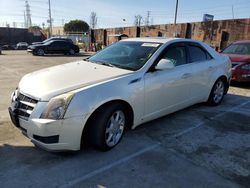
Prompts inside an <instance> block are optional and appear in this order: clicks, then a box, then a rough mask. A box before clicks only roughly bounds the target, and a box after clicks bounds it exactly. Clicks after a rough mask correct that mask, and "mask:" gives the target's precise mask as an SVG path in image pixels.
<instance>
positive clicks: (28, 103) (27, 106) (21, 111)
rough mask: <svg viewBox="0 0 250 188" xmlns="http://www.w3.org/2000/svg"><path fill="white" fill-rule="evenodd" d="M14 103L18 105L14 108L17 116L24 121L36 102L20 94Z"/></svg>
mask: <svg viewBox="0 0 250 188" xmlns="http://www.w3.org/2000/svg"><path fill="white" fill-rule="evenodd" d="M16 101H17V103H18V104H17V108H16V113H17V115H18V116H20V117H21V118H23V119H26V120H27V119H28V118H29V117H30V115H31V113H32V111H33V109H34V108H35V106H36V104H37V102H38V100H36V99H32V98H30V97H28V96H26V95H23V94H21V93H19V94H18V96H17V98H16Z"/></svg>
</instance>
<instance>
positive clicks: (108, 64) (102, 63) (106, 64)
mask: <svg viewBox="0 0 250 188" xmlns="http://www.w3.org/2000/svg"><path fill="white" fill-rule="evenodd" d="M100 64H101V65H105V66H109V67H117V66H115V65H113V64H111V63H105V62H100Z"/></svg>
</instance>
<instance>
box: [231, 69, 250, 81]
mask: <svg viewBox="0 0 250 188" xmlns="http://www.w3.org/2000/svg"><path fill="white" fill-rule="evenodd" d="M232 81H237V82H250V71H246V70H244V71H241V70H233V71H232Z"/></svg>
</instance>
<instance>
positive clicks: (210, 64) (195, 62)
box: [187, 43, 215, 103]
mask: <svg viewBox="0 0 250 188" xmlns="http://www.w3.org/2000/svg"><path fill="white" fill-rule="evenodd" d="M187 48H188V52H189V64H190V67H191V69H192V74H193V76H192V80H191V82H192V84H191V86H190V87H191V89H190V92H191V93H190V95H191V96H190V100H192V101H193V103H196V102H202V101H204V98H206V97H207V95H208V94H209V93H210V90H211V88H210V87H209V85H210V80H211V77H212V73H213V71H214V64H215V62H214V61H215V60H214V59H213V58H212V56H211V55H210V54H209V53H208V52H207V51H206V49H205V48H203V47H202V46H201V45H199V44H198V43H189V45H188V46H187Z"/></svg>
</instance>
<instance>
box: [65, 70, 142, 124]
mask: <svg viewBox="0 0 250 188" xmlns="http://www.w3.org/2000/svg"><path fill="white" fill-rule="evenodd" d="M136 78H141V77H140V75H138V74H135V75H129V76H125V77H122V78H118V79H114V80H111V81H107V82H104V83H100V84H97V85H94V86H90V87H86V88H83V89H81V90H78V91H76V93H75V96H74V97H73V99H72V101H71V102H70V104H69V106H68V109H67V112H66V114H65V118H70V117H75V116H87V117H89V116H90V115H91V114H92V113H93V112H94V111H95V110H96V109H97V108H99V107H100V106H102V105H103V104H105V103H107V102H110V101H114V100H122V101H125V102H127V103H128V104H130V106H131V107H132V109H133V111H134V122H133V123H134V124H138V123H139V122H140V121H141V118H142V116H143V113H144V82H143V79H138V81H137V82H133V83H131V80H135V79H136Z"/></svg>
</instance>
